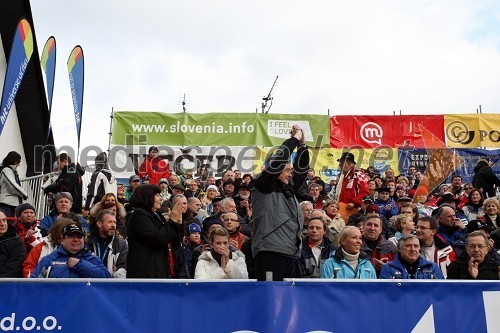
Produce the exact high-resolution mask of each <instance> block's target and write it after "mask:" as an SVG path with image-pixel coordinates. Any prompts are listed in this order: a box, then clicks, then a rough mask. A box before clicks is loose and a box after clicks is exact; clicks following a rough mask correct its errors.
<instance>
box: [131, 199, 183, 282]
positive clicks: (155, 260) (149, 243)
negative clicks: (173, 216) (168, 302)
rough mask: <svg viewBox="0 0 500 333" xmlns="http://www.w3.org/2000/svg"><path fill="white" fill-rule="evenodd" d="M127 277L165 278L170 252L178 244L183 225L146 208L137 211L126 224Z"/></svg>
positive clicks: (168, 274)
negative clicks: (127, 248)
mask: <svg viewBox="0 0 500 333" xmlns="http://www.w3.org/2000/svg"><path fill="white" fill-rule="evenodd" d="M127 236H128V238H127V240H128V247H129V250H128V256H127V278H149V279H167V278H170V277H173V276H172V275H171V273H170V260H169V258H170V253H169V244H170V250H171V251H172V252H173V251H177V250H178V249H179V247H180V244H181V237H182V225H180V224H177V223H175V222H173V221H170V220H169V221H168V222H167V221H166V220H165V218H164V217H163V216H162V215H160V214H156V213H155V212H153V211H152V210H151V209H147V208H136V209H135V210H134V211H133V212H132V213H131V214H130V217H129V220H128V221H127Z"/></svg>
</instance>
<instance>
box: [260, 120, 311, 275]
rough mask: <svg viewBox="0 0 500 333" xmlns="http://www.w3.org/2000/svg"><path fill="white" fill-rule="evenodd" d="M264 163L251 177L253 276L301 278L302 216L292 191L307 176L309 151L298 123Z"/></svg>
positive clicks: (297, 188)
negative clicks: (293, 154)
mask: <svg viewBox="0 0 500 333" xmlns="http://www.w3.org/2000/svg"><path fill="white" fill-rule="evenodd" d="M295 148H297V155H296V157H295V161H294V163H293V166H292V164H291V163H290V161H289V159H290V156H291V154H292V152H293V151H294V150H295ZM265 164H266V165H265V168H264V170H263V171H262V173H261V174H260V175H259V176H257V177H256V178H255V180H254V188H255V189H254V192H253V194H252V210H253V226H252V228H253V237H252V254H253V257H254V259H255V271H256V275H257V279H258V280H259V281H264V280H266V275H267V272H272V276H273V277H272V279H273V280H274V281H282V280H283V278H294V277H301V275H302V274H301V270H300V254H301V248H302V239H301V235H302V229H303V224H304V218H303V214H302V210H301V209H300V206H299V202H298V200H297V196H296V191H298V190H299V188H300V187H301V185H302V184H303V182H304V181H305V178H306V176H307V170H308V169H309V151H308V149H307V146H306V145H305V144H304V133H303V132H302V130H301V129H300V127H299V126H297V125H294V126H293V127H292V131H291V138H289V139H287V140H286V141H285V142H283V144H282V145H281V146H280V147H279V149H277V150H276V151H275V152H274V154H273V156H271V157H270V158H268V159H267V161H266V163H265ZM267 278H268V279H269V278H270V277H267Z"/></svg>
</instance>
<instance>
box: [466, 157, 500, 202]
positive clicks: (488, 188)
mask: <svg viewBox="0 0 500 333" xmlns="http://www.w3.org/2000/svg"><path fill="white" fill-rule="evenodd" d="M474 172H475V174H474V177H473V178H472V185H473V186H474V187H475V188H482V189H483V195H484V197H485V198H486V197H488V198H493V197H494V196H495V188H494V187H493V185H496V186H497V187H498V186H500V179H498V178H497V176H496V175H495V173H494V172H493V170H492V169H491V167H490V166H489V165H488V162H487V161H484V160H480V161H479V162H478V163H477V166H476V167H475V168H474Z"/></svg>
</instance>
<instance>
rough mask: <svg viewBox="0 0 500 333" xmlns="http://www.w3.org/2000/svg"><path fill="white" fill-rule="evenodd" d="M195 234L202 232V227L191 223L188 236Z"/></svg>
mask: <svg viewBox="0 0 500 333" xmlns="http://www.w3.org/2000/svg"><path fill="white" fill-rule="evenodd" d="M194 232H201V227H200V226H199V225H198V224H196V223H191V224H190V225H189V226H188V234H189V235H191V234H192V233H194Z"/></svg>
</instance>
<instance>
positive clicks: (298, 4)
mask: <svg viewBox="0 0 500 333" xmlns="http://www.w3.org/2000/svg"><path fill="white" fill-rule="evenodd" d="M31 6H32V13H33V19H34V25H35V27H34V28H35V33H36V36H37V40H38V49H39V52H40V54H41V51H42V48H43V45H44V43H45V41H46V40H47V38H48V37H49V36H51V35H53V36H54V37H55V38H56V40H57V64H56V80H55V91H54V100H53V110H52V124H53V128H54V137H55V143H56V145H58V146H60V145H63V144H69V145H72V146H74V147H75V148H76V142H77V140H76V130H75V120H74V117H73V111H72V110H73V109H72V103H71V93H70V88H69V80H68V73H67V67H66V62H67V59H68V56H69V54H70V52H71V50H72V49H73V47H74V46H75V45H78V44H79V45H81V46H82V48H83V51H84V54H85V88H84V102H83V117H82V118H83V119H82V138H81V146H82V147H84V146H88V145H97V146H99V147H101V148H102V149H106V148H107V145H108V132H109V120H110V118H109V115H110V113H111V110H112V108H114V109H115V111H119V110H127V111H162V112H168V113H174V112H180V111H182V106H181V101H182V96H183V94H186V96H187V102H188V104H187V109H188V112H193V113H206V112H255V109H256V108H257V109H259V112H260V105H261V99H262V97H263V96H264V95H267V93H268V92H269V89H270V88H271V85H272V83H273V81H274V79H275V77H276V76H277V75H279V79H278V81H277V84H276V86H275V88H274V91H273V97H274V102H273V106H272V108H271V111H270V113H283V114H305V113H307V114H327V110H328V109H330V113H331V115H334V114H360V115H368V114H384V115H390V114H392V112H393V111H398V112H399V110H402V112H403V114H443V113H474V112H475V110H476V109H477V108H478V107H479V105H480V104H481V105H482V108H483V112H486V113H499V110H500V97H499V96H500V94H499V90H500V34H499V32H500V2H499V1H497V0H491V1H483V0H481V1H479V0H470V1H469V0H446V1H439V0H419V1H416V0H415V1H404V0H393V1H385V0H380V1H353V0H348V1H345V0H344V1H336V0H315V1H303V0H302V1H294V0H266V1H261V0H254V1H238V0H236V1H235V0H232V1H229V0H212V1H193V0H182V1H152V0H142V1H129V0H121V1H115V0H105V1H102V0H99V1H97V0H74V1H68V0H43V1H40V0H36V1H32V2H31Z"/></svg>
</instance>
